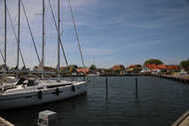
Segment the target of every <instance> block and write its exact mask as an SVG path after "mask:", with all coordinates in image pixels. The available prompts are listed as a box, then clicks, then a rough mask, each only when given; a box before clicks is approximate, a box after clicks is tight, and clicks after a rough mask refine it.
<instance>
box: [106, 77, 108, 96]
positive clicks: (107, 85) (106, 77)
mask: <svg viewBox="0 0 189 126" xmlns="http://www.w3.org/2000/svg"><path fill="white" fill-rule="evenodd" d="M106 98H108V77H106Z"/></svg>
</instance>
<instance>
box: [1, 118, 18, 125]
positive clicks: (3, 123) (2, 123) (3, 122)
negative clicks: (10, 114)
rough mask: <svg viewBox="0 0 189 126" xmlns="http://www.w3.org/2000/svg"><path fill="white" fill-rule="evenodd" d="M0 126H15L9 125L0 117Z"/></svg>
mask: <svg viewBox="0 0 189 126" xmlns="http://www.w3.org/2000/svg"><path fill="white" fill-rule="evenodd" d="M0 126H15V125H13V124H11V123H10V122H8V121H7V120H5V119H3V118H2V117H0Z"/></svg>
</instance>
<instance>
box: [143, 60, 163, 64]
mask: <svg viewBox="0 0 189 126" xmlns="http://www.w3.org/2000/svg"><path fill="white" fill-rule="evenodd" d="M147 64H156V65H160V64H164V63H163V62H162V61H161V60H159V59H149V60H146V61H145V62H144V65H147Z"/></svg>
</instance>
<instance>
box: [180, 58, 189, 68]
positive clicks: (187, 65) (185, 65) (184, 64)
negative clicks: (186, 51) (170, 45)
mask: <svg viewBox="0 0 189 126" xmlns="http://www.w3.org/2000/svg"><path fill="white" fill-rule="evenodd" d="M180 66H181V68H183V69H184V70H186V71H189V59H188V60H183V61H181V62H180Z"/></svg>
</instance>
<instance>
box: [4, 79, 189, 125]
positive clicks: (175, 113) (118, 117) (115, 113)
mask: <svg viewBox="0 0 189 126" xmlns="http://www.w3.org/2000/svg"><path fill="white" fill-rule="evenodd" d="M89 79H90V80H91V81H90V83H89V86H88V94H87V95H86V96H80V97H75V98H73V99H70V100H66V101H61V102H55V103H50V104H46V105H40V106H33V107H29V108H23V109H17V110H9V111H4V112H1V114H0V115H1V116H3V117H4V118H6V119H7V120H9V121H11V122H12V123H14V124H15V125H16V126H34V125H35V123H36V120H37V117H38V112H40V111H43V110H46V109H50V110H52V111H56V112H57V113H58V125H59V126H138V125H141V126H171V124H172V123H173V122H174V121H175V120H176V119H177V118H178V117H179V116H180V115H182V114H183V113H184V112H185V111H187V110H188V109H189V85H184V84H181V83H178V82H174V81H170V80H164V79H158V78H152V77H138V88H139V90H138V96H139V97H138V99H136V98H135V77H109V94H108V96H106V90H105V89H106V88H105V78H103V77H91V78H89Z"/></svg>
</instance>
